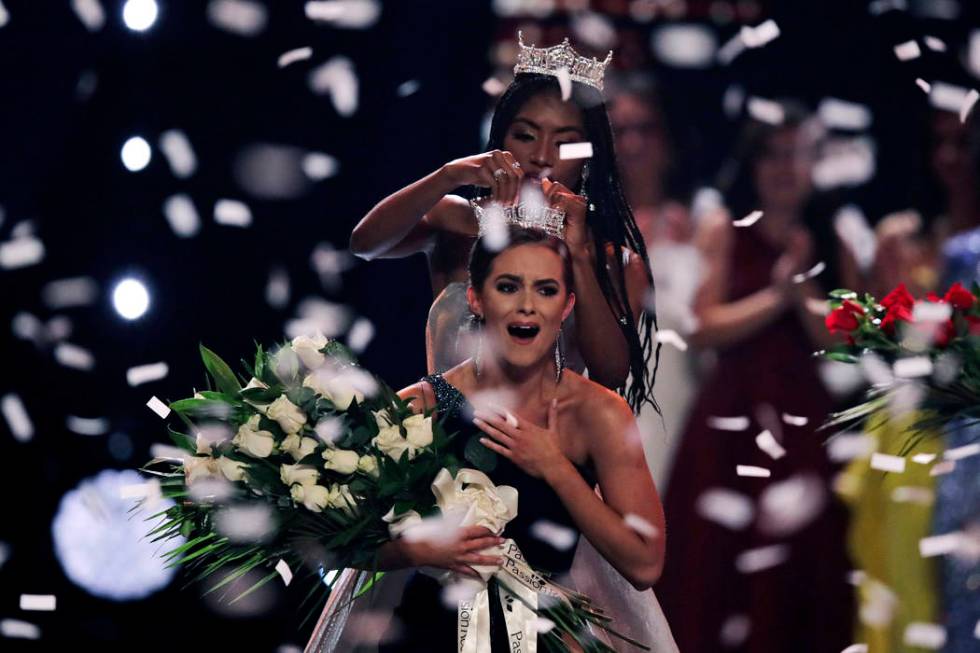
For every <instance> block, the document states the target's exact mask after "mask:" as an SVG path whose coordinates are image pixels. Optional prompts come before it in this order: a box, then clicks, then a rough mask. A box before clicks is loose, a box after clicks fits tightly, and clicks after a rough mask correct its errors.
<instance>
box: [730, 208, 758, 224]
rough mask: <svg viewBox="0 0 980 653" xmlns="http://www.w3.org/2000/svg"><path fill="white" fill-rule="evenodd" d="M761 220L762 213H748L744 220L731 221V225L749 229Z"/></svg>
mask: <svg viewBox="0 0 980 653" xmlns="http://www.w3.org/2000/svg"><path fill="white" fill-rule="evenodd" d="M761 219H762V211H752V213H749V214H748V215H747V216H745V217H744V218H739V219H738V220H733V221H732V225H733V226H735V227H751V226H752V225H754V224H755V223H756V222H758V221H759V220H761Z"/></svg>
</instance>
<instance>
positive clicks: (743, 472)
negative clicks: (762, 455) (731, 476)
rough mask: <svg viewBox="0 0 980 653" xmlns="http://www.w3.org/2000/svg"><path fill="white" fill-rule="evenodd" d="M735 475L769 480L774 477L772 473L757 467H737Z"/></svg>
mask: <svg viewBox="0 0 980 653" xmlns="http://www.w3.org/2000/svg"><path fill="white" fill-rule="evenodd" d="M735 473H736V474H738V475H739V476H746V477H751V478H769V477H770V476H772V472H771V471H769V470H768V469H766V468H765V467H756V466H755V465H736V466H735Z"/></svg>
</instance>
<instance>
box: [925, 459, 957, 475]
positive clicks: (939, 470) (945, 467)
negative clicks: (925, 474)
mask: <svg viewBox="0 0 980 653" xmlns="http://www.w3.org/2000/svg"><path fill="white" fill-rule="evenodd" d="M954 469H956V462H955V461H953V460H944V461H942V462H941V463H936V464H935V465H933V466H932V469H930V470H929V476H942V475H944V474H949V473H950V472H951V471H953V470H954Z"/></svg>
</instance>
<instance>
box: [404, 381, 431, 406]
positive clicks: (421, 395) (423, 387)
mask: <svg viewBox="0 0 980 653" xmlns="http://www.w3.org/2000/svg"><path fill="white" fill-rule="evenodd" d="M398 396H399V397H400V398H401V399H402V400H403V401H406V402H408V405H409V406H411V407H412V410H414V411H415V412H417V413H421V412H423V411H425V410H428V409H429V408H433V407H434V406H435V405H436V393H435V391H433V389H432V386H431V385H430V384H429V382H428V381H419V382H418V383H413V384H412V385H410V386H408V387H407V388H402V389H401V390H399V391H398Z"/></svg>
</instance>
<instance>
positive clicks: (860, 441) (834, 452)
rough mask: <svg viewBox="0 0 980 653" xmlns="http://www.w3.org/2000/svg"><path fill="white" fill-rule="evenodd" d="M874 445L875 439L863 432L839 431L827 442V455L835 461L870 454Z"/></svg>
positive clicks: (844, 460)
mask: <svg viewBox="0 0 980 653" xmlns="http://www.w3.org/2000/svg"><path fill="white" fill-rule="evenodd" d="M875 446H876V442H875V439H874V438H873V437H871V436H870V435H866V434H864V433H841V434H839V435H835V436H834V437H833V438H832V439H831V440H830V441H829V442H828V443H827V456H828V457H829V458H830V460H832V461H833V462H835V463H842V462H846V461H848V460H854V459H855V458H862V457H864V456H868V455H870V454H871V453H872V452H873V451H874V448H875Z"/></svg>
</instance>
